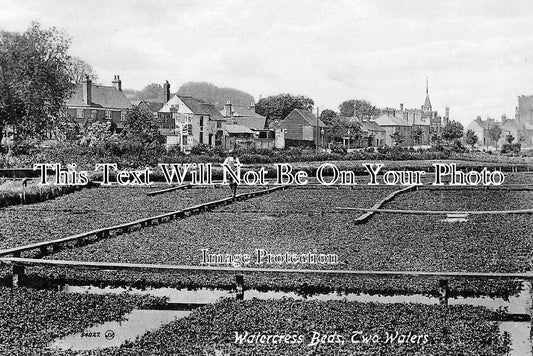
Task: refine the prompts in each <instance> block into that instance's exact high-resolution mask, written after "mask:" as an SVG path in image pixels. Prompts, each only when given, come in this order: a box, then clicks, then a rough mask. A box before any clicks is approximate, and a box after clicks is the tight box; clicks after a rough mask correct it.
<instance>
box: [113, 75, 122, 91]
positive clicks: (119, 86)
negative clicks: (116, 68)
mask: <svg viewBox="0 0 533 356" xmlns="http://www.w3.org/2000/svg"><path fill="white" fill-rule="evenodd" d="M112 83H113V86H114V87H115V88H116V89H117V90H118V91H122V80H120V77H119V76H118V74H117V75H115V79H113V82H112Z"/></svg>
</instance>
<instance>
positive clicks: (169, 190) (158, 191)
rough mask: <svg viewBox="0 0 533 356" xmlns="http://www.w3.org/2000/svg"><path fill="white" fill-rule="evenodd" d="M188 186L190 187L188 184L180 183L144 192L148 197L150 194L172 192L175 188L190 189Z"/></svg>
mask: <svg viewBox="0 0 533 356" xmlns="http://www.w3.org/2000/svg"><path fill="white" fill-rule="evenodd" d="M190 188H191V185H190V184H182V185H178V186H176V187H170V188H167V189H161V190H156V191H153V192H148V193H146V195H148V196H149V197H152V196H154V195H158V194H164V193H168V192H173V191H175V190H180V189H190Z"/></svg>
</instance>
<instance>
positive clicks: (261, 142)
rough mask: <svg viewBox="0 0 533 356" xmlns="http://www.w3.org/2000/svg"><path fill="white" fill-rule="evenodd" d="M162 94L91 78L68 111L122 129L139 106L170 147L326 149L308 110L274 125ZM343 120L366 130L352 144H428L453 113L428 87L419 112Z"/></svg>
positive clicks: (228, 107) (249, 111) (244, 109)
mask: <svg viewBox="0 0 533 356" xmlns="http://www.w3.org/2000/svg"><path fill="white" fill-rule="evenodd" d="M163 92H164V97H163V99H162V100H159V101H148V100H142V101H133V102H130V101H129V99H128V98H127V96H126V95H125V94H124V93H123V92H122V81H121V79H120V76H119V75H115V77H114V79H113V81H112V85H111V86H102V85H95V84H93V83H92V82H91V80H90V79H89V78H88V77H87V78H86V79H85V80H84V81H83V83H81V84H78V85H77V86H76V88H75V91H74V93H73V95H72V96H71V98H70V99H69V100H68V101H67V108H68V112H69V113H70V114H71V115H72V116H73V117H74V118H75V119H76V120H77V121H78V122H79V123H80V124H82V125H87V124H88V123H90V122H93V121H104V120H105V121H108V120H109V121H111V122H113V123H114V126H115V128H116V129H117V131H120V130H121V129H122V128H123V126H124V120H125V116H126V113H127V111H128V110H131V108H133V107H138V108H139V109H140V110H142V111H145V112H147V113H150V114H152V115H153V116H154V118H155V120H156V122H157V125H158V126H159V129H160V132H161V134H162V135H164V136H165V137H166V143H167V145H168V146H179V147H180V148H181V149H182V150H184V151H188V150H190V149H191V148H192V147H194V146H196V145H200V144H204V145H208V146H211V147H221V148H224V149H227V150H232V149H236V148H252V147H255V148H269V149H271V148H283V147H285V146H315V145H319V146H322V147H326V146H327V142H325V141H326V140H325V138H326V134H325V133H326V131H325V130H326V125H325V124H324V123H323V122H322V121H321V120H320V119H318V118H317V116H315V115H314V114H313V113H312V112H310V111H307V110H302V109H295V110H293V111H292V112H291V113H290V114H289V115H288V116H287V117H286V118H285V119H284V120H281V121H280V122H274V123H271V124H270V126H269V125H268V124H267V118H266V117H265V116H262V115H260V114H258V113H256V111H255V103H254V102H251V103H250V105H249V106H242V105H235V104H233V103H231V101H228V102H226V104H225V105H224V108H223V109H222V110H218V109H217V108H216V107H215V106H214V105H213V104H210V103H205V102H203V101H201V100H199V99H197V98H194V97H191V96H187V95H178V94H176V95H173V96H171V93H170V84H169V82H168V81H166V82H165V83H164V84H163ZM341 119H342V120H346V121H347V123H354V122H357V124H358V125H359V127H360V128H361V131H362V138H361V139H360V140H358V142H350V138H349V136H347V137H346V138H345V145H347V146H350V145H352V146H353V147H367V146H373V147H375V146H378V147H379V146H385V145H387V146H393V145H402V146H412V145H429V144H430V143H431V137H432V135H440V133H441V130H442V127H443V126H444V125H446V123H447V122H448V121H449V109H448V108H446V114H445V116H444V117H443V118H441V117H440V116H439V115H438V113H437V112H436V111H434V110H433V109H432V106H431V101H430V99H429V93H428V88H427V86H426V99H425V101H424V104H423V105H422V106H421V108H420V109H404V107H403V104H400V108H399V109H392V108H384V109H381V110H380V115H378V116H377V117H373V118H358V117H346V118H341ZM398 137H400V138H401V139H397V138H398ZM395 138H396V139H395Z"/></svg>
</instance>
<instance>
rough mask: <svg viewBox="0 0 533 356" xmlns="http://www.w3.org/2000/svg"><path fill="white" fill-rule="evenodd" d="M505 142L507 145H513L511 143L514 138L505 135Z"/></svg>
mask: <svg viewBox="0 0 533 356" xmlns="http://www.w3.org/2000/svg"><path fill="white" fill-rule="evenodd" d="M505 141H507V143H509V144H511V143H513V141H514V136H513V135H511V134H508V135H506V136H505Z"/></svg>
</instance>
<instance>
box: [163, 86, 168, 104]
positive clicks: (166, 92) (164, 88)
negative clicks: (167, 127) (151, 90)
mask: <svg viewBox="0 0 533 356" xmlns="http://www.w3.org/2000/svg"><path fill="white" fill-rule="evenodd" d="M163 93H164V95H165V103H166V102H167V101H169V100H170V84H169V82H168V80H165V83H164V84H163Z"/></svg>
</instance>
